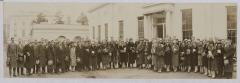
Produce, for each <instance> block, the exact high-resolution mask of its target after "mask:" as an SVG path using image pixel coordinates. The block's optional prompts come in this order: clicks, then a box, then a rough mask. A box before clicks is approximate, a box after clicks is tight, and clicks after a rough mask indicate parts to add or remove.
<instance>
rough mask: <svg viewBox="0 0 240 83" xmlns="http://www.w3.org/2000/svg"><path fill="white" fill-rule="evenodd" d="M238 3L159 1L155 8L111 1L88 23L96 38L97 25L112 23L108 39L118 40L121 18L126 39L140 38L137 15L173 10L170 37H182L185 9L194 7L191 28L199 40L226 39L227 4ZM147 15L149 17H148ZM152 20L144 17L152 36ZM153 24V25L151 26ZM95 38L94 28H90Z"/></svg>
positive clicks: (148, 35)
mask: <svg viewBox="0 0 240 83" xmlns="http://www.w3.org/2000/svg"><path fill="white" fill-rule="evenodd" d="M233 5H235V6H236V4H230V3H229V4H228V3H177V4H174V5H172V4H171V5H167V4H158V5H154V6H152V7H147V8H143V4H110V5H107V6H105V7H103V8H99V9H97V10H96V11H94V12H91V13H90V14H89V21H90V22H89V24H90V27H91V29H92V27H93V26H95V32H96V33H95V35H96V36H95V37H96V38H97V37H98V36H97V35H98V34H97V32H98V29H97V28H96V27H97V26H98V25H101V27H104V24H105V23H108V25H109V30H108V31H109V38H110V37H114V39H116V40H118V37H119V36H118V33H119V25H118V21H119V20H123V21H124V39H125V38H134V40H136V39H137V38H138V23H137V17H138V16H143V15H144V14H145V13H147V12H154V11H160V10H169V9H170V10H171V11H172V13H171V18H170V27H167V31H166V32H167V33H166V34H168V35H170V36H171V37H174V36H175V37H176V38H178V39H182V12H181V10H182V9H192V23H193V24H192V30H193V36H194V37H195V38H196V39H214V38H218V39H226V38H227V9H226V6H233ZM145 17H146V16H145ZM147 21H151V19H147V18H144V36H145V38H148V39H150V38H152V35H151V34H153V31H152V30H153V29H152V28H151V27H152V26H150V25H151V23H149V22H147ZM149 24H150V25H149ZM101 30H102V35H101V36H102V37H101V38H102V39H104V38H105V35H104V33H105V32H104V30H105V29H104V28H102V29H101ZM90 34H91V38H92V30H90Z"/></svg>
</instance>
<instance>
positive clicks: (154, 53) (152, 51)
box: [151, 41, 158, 71]
mask: <svg viewBox="0 0 240 83" xmlns="http://www.w3.org/2000/svg"><path fill="white" fill-rule="evenodd" d="M157 46H158V43H157V41H153V44H152V49H151V53H152V64H153V70H154V71H157V50H156V48H157Z"/></svg>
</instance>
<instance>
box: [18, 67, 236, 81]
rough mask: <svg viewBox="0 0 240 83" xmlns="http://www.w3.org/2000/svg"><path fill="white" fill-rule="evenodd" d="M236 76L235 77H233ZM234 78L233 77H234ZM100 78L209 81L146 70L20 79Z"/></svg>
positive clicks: (185, 73) (194, 74)
mask: <svg viewBox="0 0 240 83" xmlns="http://www.w3.org/2000/svg"><path fill="white" fill-rule="evenodd" d="M235 76H236V75H235ZM235 76H234V77H235ZM29 77H30V78H100V79H109V78H110V79H210V78H209V77H207V76H205V75H203V74H199V73H193V72H191V73H187V72H162V73H157V72H153V71H151V70H147V69H109V70H98V71H88V72H66V73H60V74H40V75H36V74H35V75H32V76H21V78H29Z"/></svg>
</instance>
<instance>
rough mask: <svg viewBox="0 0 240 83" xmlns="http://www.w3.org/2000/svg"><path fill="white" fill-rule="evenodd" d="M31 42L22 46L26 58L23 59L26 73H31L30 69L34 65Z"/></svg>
mask: <svg viewBox="0 0 240 83" xmlns="http://www.w3.org/2000/svg"><path fill="white" fill-rule="evenodd" d="M33 51H34V50H33V43H32V42H31V43H29V44H27V45H25V47H24V48H23V53H24V55H25V56H26V60H25V68H26V70H27V71H26V73H27V74H28V75H31V69H33V68H34V65H35V58H34V53H33Z"/></svg>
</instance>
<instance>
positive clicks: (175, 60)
mask: <svg viewBox="0 0 240 83" xmlns="http://www.w3.org/2000/svg"><path fill="white" fill-rule="evenodd" d="M172 52H173V54H172V66H178V65H179V46H178V45H177V44H174V45H172Z"/></svg>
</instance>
